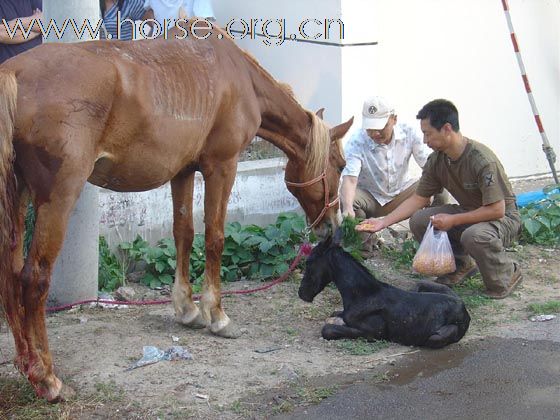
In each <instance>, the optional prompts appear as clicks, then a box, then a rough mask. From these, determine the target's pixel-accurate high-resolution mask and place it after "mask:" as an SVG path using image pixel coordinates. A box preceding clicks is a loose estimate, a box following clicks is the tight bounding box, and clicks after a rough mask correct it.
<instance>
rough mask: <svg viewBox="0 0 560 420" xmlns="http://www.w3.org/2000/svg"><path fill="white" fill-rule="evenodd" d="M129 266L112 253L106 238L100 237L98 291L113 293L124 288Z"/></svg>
mask: <svg viewBox="0 0 560 420" xmlns="http://www.w3.org/2000/svg"><path fill="white" fill-rule="evenodd" d="M127 270H128V265H127V264H126V263H125V262H124V260H123V259H120V258H119V257H118V256H117V255H115V254H114V253H112V252H111V250H110V249H109V246H108V245H107V241H106V240H105V237H104V236H100V237H99V266H98V282H97V284H98V289H99V290H101V291H104V292H112V291H113V290H116V289H118V288H119V287H120V286H124V284H125V279H126V273H127Z"/></svg>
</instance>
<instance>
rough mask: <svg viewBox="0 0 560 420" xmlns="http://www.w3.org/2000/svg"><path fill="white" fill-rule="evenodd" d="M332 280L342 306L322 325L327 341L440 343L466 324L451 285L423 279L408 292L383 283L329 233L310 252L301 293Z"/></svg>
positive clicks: (453, 338) (305, 295) (456, 336)
mask: <svg viewBox="0 0 560 420" xmlns="http://www.w3.org/2000/svg"><path fill="white" fill-rule="evenodd" d="M331 281H332V282H334V283H335V284H336V287H337V288H338V290H339V292H340V294H341V296H342V301H343V305H344V310H343V311H342V312H341V313H337V314H336V316H337V317H338V318H336V319H335V320H336V321H335V322H334V323H327V324H325V326H324V327H323V330H322V331H321V335H322V336H323V338H325V339H327V340H336V339H341V338H357V337H364V338H366V339H368V340H389V341H394V342H397V343H400V344H404V345H407V346H409V345H415V346H426V347H432V348H440V347H444V346H446V345H448V344H450V343H455V342H457V341H459V340H460V339H461V338H462V337H463V336H464V335H465V333H466V332H467V329H468V328H469V322H470V319H471V318H470V316H469V313H468V312H467V310H466V308H465V305H464V303H463V301H462V300H461V299H460V298H459V297H458V296H457V295H456V294H455V293H454V292H453V291H452V290H451V289H450V288H449V287H447V286H444V285H440V284H437V283H433V282H429V281H422V282H418V283H417V287H416V290H415V291H406V290H402V289H399V288H397V287H394V286H391V285H389V284H386V283H383V282H381V281H379V280H377V279H376V278H375V277H374V276H373V275H372V274H371V273H370V272H369V271H368V270H367V269H366V268H365V267H364V266H363V265H361V264H360V263H359V262H358V261H356V260H355V259H354V258H353V257H352V256H351V255H350V254H348V253H347V252H345V251H344V250H343V249H342V247H340V245H339V243H337V240H336V239H335V240H331V239H330V238H329V239H327V240H325V241H324V242H321V243H320V244H319V245H317V246H316V247H315V248H314V249H313V251H312V252H311V255H310V256H309V258H308V260H307V264H306V268H305V275H304V276H303V280H302V281H301V286H300V288H299V297H300V298H301V299H303V300H304V301H306V302H312V301H313V298H314V297H315V296H317V295H318V294H319V293H320V292H321V291H322V290H323V289H324V288H325V286H326V285H327V284H329V283H330V282H331Z"/></svg>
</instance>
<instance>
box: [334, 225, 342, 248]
mask: <svg viewBox="0 0 560 420" xmlns="http://www.w3.org/2000/svg"><path fill="white" fill-rule="evenodd" d="M341 243H342V228H341V227H340V226H339V227H337V228H336V231H335V232H334V238H333V245H336V246H340V244H341Z"/></svg>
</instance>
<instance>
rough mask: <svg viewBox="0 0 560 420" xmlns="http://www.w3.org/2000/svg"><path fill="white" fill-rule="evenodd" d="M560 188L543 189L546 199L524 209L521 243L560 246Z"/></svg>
mask: <svg viewBox="0 0 560 420" xmlns="http://www.w3.org/2000/svg"><path fill="white" fill-rule="evenodd" d="M559 191H560V186H559V185H553V186H550V187H547V188H545V189H543V192H544V193H545V198H544V199H543V200H540V201H537V202H533V203H530V204H528V205H527V206H525V207H522V208H521V209H520V210H519V212H520V214H521V222H522V225H523V231H522V233H521V241H522V242H526V243H530V244H539V245H558V244H560V192H559Z"/></svg>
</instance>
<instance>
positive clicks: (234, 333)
mask: <svg viewBox="0 0 560 420" xmlns="http://www.w3.org/2000/svg"><path fill="white" fill-rule="evenodd" d="M210 331H211V332H212V334H214V335H217V336H218V337H223V338H239V336H240V335H241V331H240V330H239V328H237V327H236V326H235V325H234V324H233V322H230V323H229V324H227V325H226V326H225V327H223V328H221V329H219V330H215V329H214V328H212V326H210Z"/></svg>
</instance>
